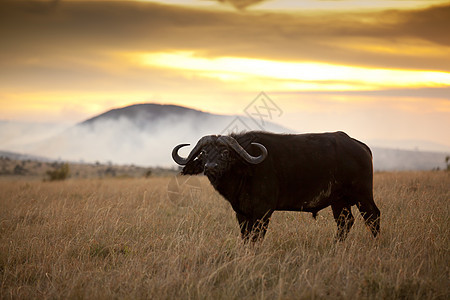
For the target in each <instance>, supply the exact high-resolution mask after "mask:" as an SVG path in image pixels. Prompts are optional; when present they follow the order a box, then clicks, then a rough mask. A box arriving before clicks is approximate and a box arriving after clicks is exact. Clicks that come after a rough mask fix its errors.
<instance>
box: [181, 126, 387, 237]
mask: <svg viewBox="0 0 450 300" xmlns="http://www.w3.org/2000/svg"><path fill="white" fill-rule="evenodd" d="M236 142H237V143H236ZM185 145H186V144H184V145H180V146H178V147H176V148H175V149H174V159H175V160H176V161H177V159H176V158H177V157H178V161H177V162H178V163H180V164H184V165H185V167H184V168H183V171H182V174H198V173H203V172H204V173H205V175H206V176H208V178H209V180H210V182H211V184H212V185H213V186H214V188H215V189H216V190H217V191H218V192H219V193H220V194H221V195H223V197H224V198H225V199H227V200H228V201H229V202H230V203H231V206H232V207H233V209H234V211H235V212H236V214H237V219H238V221H239V223H240V226H241V232H242V236H243V237H244V238H249V237H252V239H254V240H256V239H258V238H260V237H263V236H264V234H265V231H266V229H267V226H268V223H269V220H270V216H271V215H272V213H273V212H274V211H275V210H288V211H306V212H311V213H313V216H316V214H317V212H318V211H320V210H321V209H323V208H325V207H328V206H330V205H331V207H332V210H333V215H334V218H335V220H336V222H337V225H338V234H337V238H338V239H340V240H343V239H345V237H346V235H347V233H348V231H349V230H350V228H351V226H352V225H353V222H354V217H353V215H352V213H351V206H353V205H357V207H358V209H359V210H360V212H361V214H362V215H363V217H364V219H365V221H366V224H367V225H368V226H369V228H370V229H371V231H372V233H373V235H374V236H376V235H377V234H378V232H379V227H380V225H379V224H380V220H379V217H380V211H379V210H378V208H377V206H376V205H375V203H374V201H373V169H372V153H371V151H370V149H369V148H368V147H367V146H366V145H365V144H363V143H361V142H359V141H357V140H355V139H353V138H351V137H349V136H348V135H347V134H345V133H344V132H335V133H321V134H298V135H284V134H283V135H282V134H273V133H267V132H247V133H242V134H232V135H231V136H225V137H223V136H207V137H204V138H202V139H201V140H200V141H199V143H198V144H197V146H196V147H195V148H194V149H193V150H192V151H191V154H190V155H189V157H188V158H187V159H185V160H184V161H180V160H179V159H180V157H179V156H177V155H178V154H177V151H178V149H179V148H181V147H182V146H185ZM264 150H265V151H264ZM243 155H246V156H245V157H244V156H243Z"/></svg>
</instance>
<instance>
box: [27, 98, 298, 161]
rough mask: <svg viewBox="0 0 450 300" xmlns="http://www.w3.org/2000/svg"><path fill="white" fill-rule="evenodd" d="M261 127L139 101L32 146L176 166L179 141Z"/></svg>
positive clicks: (73, 156) (59, 153)
mask: <svg viewBox="0 0 450 300" xmlns="http://www.w3.org/2000/svg"><path fill="white" fill-rule="evenodd" d="M258 129H259V130H261V128H259V127H258V125H257V124H256V123H255V122H254V121H253V120H252V119H249V118H246V117H242V116H225V115H215V114H211V113H206V112H202V111H199V110H194V109H190V108H186V107H180V106H175V105H159V104H137V105H132V106H127V107H124V108H118V109H113V110H110V111H107V112H105V113H103V114H100V115H98V116H95V117H93V118H91V119H88V120H86V121H84V122H81V123H79V124H77V125H76V126H74V127H72V128H70V129H68V130H66V131H65V132H64V133H63V134H60V135H57V136H55V137H53V138H51V139H48V140H46V141H44V142H41V143H38V144H35V145H33V146H32V148H33V153H39V154H45V155H46V156H51V157H60V158H62V159H68V160H74V161H79V160H84V161H101V162H105V161H111V162H113V163H119V164H129V163H133V164H139V165H151V166H173V165H175V163H174V162H173V161H172V158H171V151H172V149H173V147H174V146H175V145H177V144H180V143H191V144H195V143H196V142H197V141H198V139H200V138H201V137H202V136H204V135H207V134H227V133H229V132H230V131H243V130H258ZM263 129H265V130H268V131H273V132H279V133H287V132H290V130H289V129H287V128H284V127H282V126H279V125H276V124H273V123H266V126H265V127H264V128H263ZM183 151H184V149H183ZM186 151H188V149H186ZM186 154H187V153H186Z"/></svg>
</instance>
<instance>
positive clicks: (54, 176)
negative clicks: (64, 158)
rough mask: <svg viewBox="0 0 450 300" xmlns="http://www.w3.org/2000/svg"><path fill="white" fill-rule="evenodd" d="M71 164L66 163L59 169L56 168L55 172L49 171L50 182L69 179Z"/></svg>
mask: <svg viewBox="0 0 450 300" xmlns="http://www.w3.org/2000/svg"><path fill="white" fill-rule="evenodd" d="M69 172H70V170H69V164H68V163H65V164H63V165H61V166H60V167H59V168H55V170H49V171H47V175H48V177H49V179H50V181H55V180H64V179H66V178H67V177H69Z"/></svg>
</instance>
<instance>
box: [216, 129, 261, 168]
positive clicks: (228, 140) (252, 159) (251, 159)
mask: <svg viewBox="0 0 450 300" xmlns="http://www.w3.org/2000/svg"><path fill="white" fill-rule="evenodd" d="M217 141H218V142H219V143H223V144H225V145H228V146H230V147H231V148H232V149H233V150H234V151H236V153H237V154H239V155H240V156H241V157H242V158H243V159H244V160H245V161H246V162H248V163H251V164H254V165H256V164H259V163H261V162H262V161H263V160H265V159H266V157H267V149H266V147H264V146H263V145H261V144H260V143H252V145H255V146H256V147H258V148H259V150H261V155H259V156H251V155H250V154H248V152H247V151H245V149H244V148H242V146H241V145H239V143H238V142H237V141H236V140H235V139H234V138H232V137H231V136H226V135H224V136H220V137H219V138H218V140H217Z"/></svg>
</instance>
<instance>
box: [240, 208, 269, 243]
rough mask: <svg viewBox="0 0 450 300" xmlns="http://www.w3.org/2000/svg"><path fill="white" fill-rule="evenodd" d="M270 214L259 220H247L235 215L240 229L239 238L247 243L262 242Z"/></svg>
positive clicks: (244, 217) (242, 216)
mask: <svg viewBox="0 0 450 300" xmlns="http://www.w3.org/2000/svg"><path fill="white" fill-rule="evenodd" d="M270 215H271V213H270V214H266V215H265V216H263V217H261V218H249V217H246V216H244V215H242V214H239V213H236V217H237V220H238V222H239V227H240V228H241V237H242V239H243V240H244V241H245V242H247V241H249V240H251V241H252V242H257V241H259V240H262V239H263V238H264V236H265V235H266V232H267V227H268V226H269V222H270Z"/></svg>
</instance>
